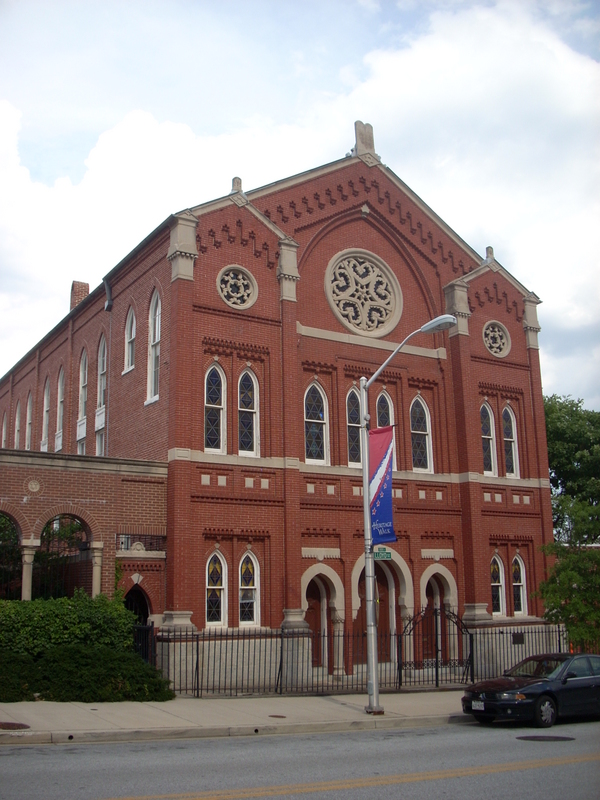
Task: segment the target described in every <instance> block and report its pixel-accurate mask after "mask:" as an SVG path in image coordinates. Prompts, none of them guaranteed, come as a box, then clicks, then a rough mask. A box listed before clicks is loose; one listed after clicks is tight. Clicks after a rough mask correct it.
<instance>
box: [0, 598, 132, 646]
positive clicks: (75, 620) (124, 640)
mask: <svg viewBox="0 0 600 800" xmlns="http://www.w3.org/2000/svg"><path fill="white" fill-rule="evenodd" d="M135 622H136V616H135V614H134V613H133V612H132V611H128V610H127V609H126V608H125V606H124V605H123V601H122V600H121V599H119V598H115V599H114V600H109V599H108V598H107V597H105V596H104V595H98V596H97V597H95V598H94V599H92V598H91V597H88V595H87V594H86V593H85V592H84V591H83V590H79V591H77V592H76V593H75V595H74V596H73V597H72V598H67V597H61V598H58V599H54V600H41V599H40V600H31V601H29V602H22V601H20V600H0V650H10V651H11V652H13V653H16V654H19V655H23V656H26V655H29V656H32V657H34V658H38V657H39V656H41V655H42V654H43V653H45V652H46V651H48V650H50V649H51V648H54V647H58V646H60V645H65V644H77V643H85V644H88V645H89V644H91V645H93V646H105V647H109V648H112V649H113V650H118V651H121V652H123V651H128V650H129V651H131V650H132V649H133V625H134V623H135Z"/></svg>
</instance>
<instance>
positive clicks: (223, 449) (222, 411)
mask: <svg viewBox="0 0 600 800" xmlns="http://www.w3.org/2000/svg"><path fill="white" fill-rule="evenodd" d="M213 369H216V371H217V372H218V373H219V377H220V378H221V405H220V406H214V405H208V403H207V399H206V394H207V393H206V386H207V381H208V376H209V375H210V373H211V371H212V370H213ZM208 408H212V409H215V408H216V409H218V410H219V415H220V417H219V425H220V432H221V436H220V439H221V441H220V447H207V446H206V411H207V409H208ZM203 443H204V452H205V453H217V454H221V455H224V454H225V453H227V378H226V377H225V372H224V371H223V369H222V368H221V366H220V365H219V364H217V363H216V362H215V363H213V364H211V365H210V366H209V368H208V369H207V370H206V374H205V375H204V426H203Z"/></svg>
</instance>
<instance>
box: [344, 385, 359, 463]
mask: <svg viewBox="0 0 600 800" xmlns="http://www.w3.org/2000/svg"><path fill="white" fill-rule="evenodd" d="M346 424H347V428H348V466H349V467H360V465H361V464H362V459H361V451H360V399H359V396H358V392H357V391H355V390H354V389H351V390H350V391H349V392H348V397H347V398H346Z"/></svg>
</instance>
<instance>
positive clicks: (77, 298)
mask: <svg viewBox="0 0 600 800" xmlns="http://www.w3.org/2000/svg"><path fill="white" fill-rule="evenodd" d="M89 293H90V285H89V283H82V282H81V281H73V283H72V284H71V311H72V310H73V309H74V308H75V306H78V305H79V303H81V301H82V300H85V298H86V297H87V296H88V294H89Z"/></svg>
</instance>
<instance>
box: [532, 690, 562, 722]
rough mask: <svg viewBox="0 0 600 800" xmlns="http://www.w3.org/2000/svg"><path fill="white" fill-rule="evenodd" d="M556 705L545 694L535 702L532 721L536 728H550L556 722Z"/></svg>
mask: <svg viewBox="0 0 600 800" xmlns="http://www.w3.org/2000/svg"><path fill="white" fill-rule="evenodd" d="M556 717H557V714H556V703H555V702H554V700H553V699H552V698H551V697H548V695H547V694H543V695H542V696H541V697H538V699H537V700H536V702H535V711H534V716H533V718H534V720H535V724H536V727H537V728H551V727H552V726H553V725H554V723H555V722H556Z"/></svg>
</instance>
